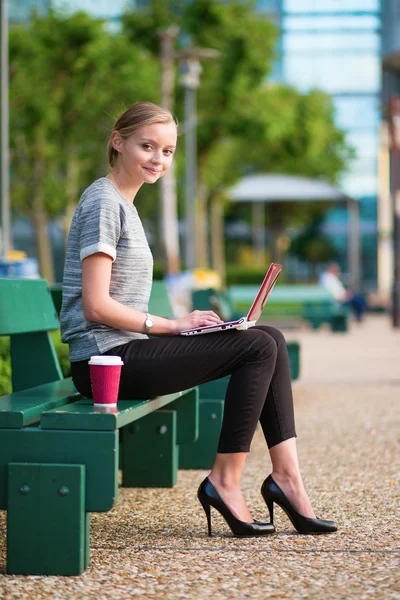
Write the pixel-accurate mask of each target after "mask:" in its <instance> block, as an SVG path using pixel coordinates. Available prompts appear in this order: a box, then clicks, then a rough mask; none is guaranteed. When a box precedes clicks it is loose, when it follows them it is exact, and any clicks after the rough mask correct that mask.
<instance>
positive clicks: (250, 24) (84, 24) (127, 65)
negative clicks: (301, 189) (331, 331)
mask: <svg viewBox="0 0 400 600" xmlns="http://www.w3.org/2000/svg"><path fill="white" fill-rule="evenodd" d="M254 9H255V2H253V1H251V0H232V1H230V2H215V0H192V1H191V2H180V1H178V0H151V1H150V2H149V3H148V4H147V7H146V9H142V10H140V9H138V10H135V11H132V12H128V13H126V15H124V17H123V21H122V33H121V32H120V33H118V34H115V33H111V32H110V31H109V30H108V29H107V28H106V27H105V26H104V23H103V22H102V21H101V20H99V19H93V18H92V17H90V16H88V15H87V14H85V13H84V12H80V13H75V14H73V15H72V16H65V15H64V14H62V13H58V12H56V11H50V12H49V14H48V15H47V16H45V17H39V16H35V17H34V18H33V19H32V21H31V22H30V23H29V24H28V25H27V26H26V25H24V26H23V27H22V26H20V25H13V26H12V27H11V28H10V75H11V77H10V101H11V102H10V109H11V110H10V141H11V167H12V168H11V199H12V205H13V207H14V208H17V209H18V210H20V211H23V212H25V213H26V214H27V215H30V216H32V215H33V214H34V213H35V212H36V213H37V212H38V211H40V210H45V211H46V213H47V214H49V215H51V216H54V215H58V214H60V213H63V212H64V210H65V208H66V207H67V206H68V207H69V208H70V207H71V204H72V205H73V204H74V203H76V202H77V200H78V199H79V195H80V193H81V192H82V191H83V189H84V188H85V187H86V186H87V185H89V184H90V182H91V181H92V180H93V179H94V178H96V177H98V176H101V175H104V174H105V171H106V151H105V150H106V138H107V137H108V134H109V133H110V131H111V127H112V123H113V121H114V118H115V116H116V115H117V114H119V113H120V112H121V111H122V110H123V109H125V108H126V107H127V106H129V105H130V104H132V103H133V102H136V101H141V100H150V101H153V102H159V101H160V95H161V94H160V81H161V80H160V73H161V66H160V60H159V55H160V35H159V33H160V31H161V30H165V29H166V28H167V27H168V26H170V25H177V26H178V28H179V36H178V37H177V41H176V45H175V49H176V50H179V49H182V48H184V47H186V46H192V47H197V48H212V49H215V50H217V51H218V52H219V55H218V57H217V58H212V59H204V60H201V64H202V73H201V76H200V87H199V89H198V93H197V106H198V126H197V137H198V175H199V189H201V194H202V197H203V198H205V203H207V202H208V203H211V202H226V201H227V196H228V190H229V188H230V187H231V186H232V185H234V184H235V183H236V181H237V180H238V179H239V178H240V177H241V176H242V175H243V174H244V173H249V172H262V173H270V172H285V173H292V174H299V175H305V176H309V177H322V178H324V179H327V180H329V181H331V182H335V181H336V180H337V177H338V174H339V173H341V172H342V171H343V170H344V169H345V168H346V165H347V164H348V162H349V159H350V158H351V157H352V156H353V153H352V151H351V149H350V148H349V147H348V145H347V144H346V140H345V136H344V134H343V132H341V131H340V130H339V129H338V128H337V127H336V126H335V124H334V115H333V106H332V102H331V99H330V98H329V96H328V95H326V94H325V93H323V92H321V91H319V90H311V91H310V92H308V93H305V94H302V93H300V92H299V91H298V90H296V89H295V88H293V87H290V86H285V85H278V84H271V83H269V82H268V74H269V71H270V68H271V65H272V62H273V60H274V52H275V46H276V40H277V29H276V27H275V25H274V24H273V23H272V22H271V21H270V20H268V18H267V17H266V16H264V15H262V14H260V13H258V12H256V11H255V10H254ZM174 112H175V113H176V114H177V116H178V119H179V120H180V121H181V122H182V121H183V119H184V103H183V90H182V86H181V85H180V84H179V81H178V77H176V79H175V106H174ZM182 146H183V144H182V143H179V144H178V152H177V155H176V161H177V173H178V182H177V183H178V185H177V189H178V196H179V198H180V202H181V203H182V199H183V193H182V191H183V185H182V179H183V177H182V176H183V167H184V153H183V148H182ZM138 204H139V205H140V215H141V217H142V218H145V219H146V218H147V219H151V220H152V221H153V222H157V218H158V186H152V187H149V186H145V187H144V188H143V189H142V190H140V192H139V195H138ZM284 210H286V209H284ZM291 215H292V216H293V219H294V220H295V221H296V222H301V221H303V222H308V221H309V220H310V212H309V208H308V207H306V206H299V207H296V209H294V210H293V211H291Z"/></svg>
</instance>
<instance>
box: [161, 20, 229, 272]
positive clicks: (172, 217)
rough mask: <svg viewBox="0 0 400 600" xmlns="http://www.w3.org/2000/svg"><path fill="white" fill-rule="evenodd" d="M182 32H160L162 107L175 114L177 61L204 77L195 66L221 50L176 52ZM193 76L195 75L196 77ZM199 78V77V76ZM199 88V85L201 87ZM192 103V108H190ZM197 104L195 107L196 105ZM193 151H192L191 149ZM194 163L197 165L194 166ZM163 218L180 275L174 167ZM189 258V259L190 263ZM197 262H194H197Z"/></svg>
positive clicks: (167, 178) (165, 185)
mask: <svg viewBox="0 0 400 600" xmlns="http://www.w3.org/2000/svg"><path fill="white" fill-rule="evenodd" d="M178 33H179V29H178V27H177V26H176V25H171V26H170V27H168V29H166V30H163V31H159V37H160V40H161V54H160V58H161V65H162V75H161V77H162V80H161V103H162V106H163V107H164V108H167V109H168V110H169V111H171V112H173V90H174V61H175V60H178V61H185V62H187V63H192V66H191V67H190V68H191V70H192V73H193V69H196V68H197V70H198V74H199V73H200V70H199V69H200V64H198V67H194V66H193V65H194V64H195V63H196V62H198V59H200V58H215V57H216V56H219V54H220V53H219V52H218V51H217V50H213V49H211V48H182V49H180V50H174V49H173V47H174V43H175V40H176V38H177V37H178ZM192 76H193V75H192ZM197 78H198V75H197ZM197 86H198V83H197ZM195 89H196V88H194V91H193V94H192V96H191V98H190V100H189V99H188V98H187V99H185V104H186V102H187V103H188V106H186V105H185V111H186V110H192V111H193V109H194V107H195ZM190 103H191V105H192V108H191V109H190V108H189V104H190ZM193 103H194V104H193ZM195 127H196V124H195V119H194V122H193V123H192V134H193V135H195ZM193 135H192V137H191V139H190V141H189V142H188V141H187V142H186V149H187V155H186V160H189V162H190V165H191V166H190V167H189V168H190V172H191V175H190V177H189V176H188V175H187V177H186V182H187V183H186V187H187V188H188V185H189V183H188V178H190V181H191V182H192V183H191V184H190V185H192V188H193V186H194V188H193V195H192V200H191V202H193V199H194V198H195V197H196V172H195V170H196V152H194V155H193V154H192V155H191V154H190V153H191V152H193V148H194V151H195V149H196V138H194V140H193ZM188 144H190V148H191V150H189V146H188ZM193 163H194V165H193ZM160 201H161V202H160V203H161V215H162V236H163V240H164V247H165V251H166V256H167V271H168V273H176V272H177V271H179V262H180V260H179V233H178V217H177V199H176V185H175V172H174V170H173V164H172V167H171V168H170V169H169V170H168V171H167V173H166V174H165V175H164V177H163V178H162V179H161V199H160ZM187 258H188V256H187V255H186V259H187ZM193 262H194V261H193Z"/></svg>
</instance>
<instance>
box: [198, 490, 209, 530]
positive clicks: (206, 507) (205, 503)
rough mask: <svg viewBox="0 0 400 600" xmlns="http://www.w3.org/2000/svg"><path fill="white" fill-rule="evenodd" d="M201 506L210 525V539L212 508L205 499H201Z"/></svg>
mask: <svg viewBox="0 0 400 600" xmlns="http://www.w3.org/2000/svg"><path fill="white" fill-rule="evenodd" d="M199 500H200V504H201V505H202V507H203V509H204V512H205V513H206V517H207V525H208V537H211V508H210V504H209V503H208V502H205V501H204V500H203V499H201V498H199Z"/></svg>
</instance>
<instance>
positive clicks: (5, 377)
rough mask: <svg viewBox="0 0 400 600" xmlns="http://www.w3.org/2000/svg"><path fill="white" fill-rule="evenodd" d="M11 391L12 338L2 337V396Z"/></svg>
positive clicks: (0, 375) (0, 340) (0, 373)
mask: <svg viewBox="0 0 400 600" xmlns="http://www.w3.org/2000/svg"><path fill="white" fill-rule="evenodd" d="M11 391H12V386H11V361H10V339H9V338H8V337H0V396H4V395H5V394H10V393H11Z"/></svg>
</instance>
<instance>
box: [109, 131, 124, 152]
mask: <svg viewBox="0 0 400 600" xmlns="http://www.w3.org/2000/svg"><path fill="white" fill-rule="evenodd" d="M111 143H112V147H113V148H114V150H116V151H117V152H121V143H122V138H121V136H120V134H119V132H118V131H113V132H112V135H111Z"/></svg>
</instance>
